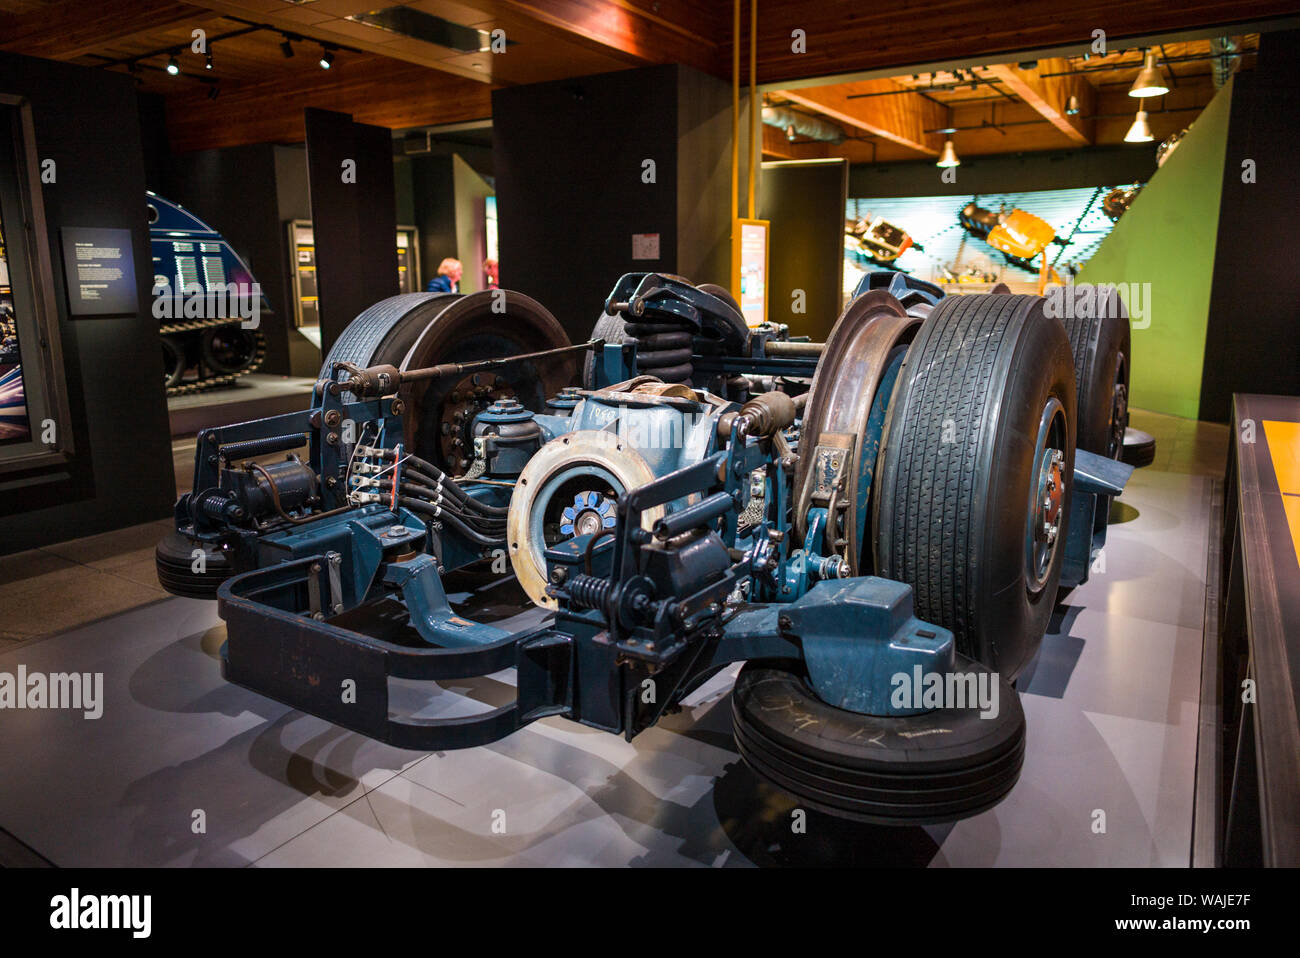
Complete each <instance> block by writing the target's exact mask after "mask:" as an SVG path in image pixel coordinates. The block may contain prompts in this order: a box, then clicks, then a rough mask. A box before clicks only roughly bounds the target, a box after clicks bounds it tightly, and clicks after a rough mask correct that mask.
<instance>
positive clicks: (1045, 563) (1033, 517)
mask: <svg viewBox="0 0 1300 958" xmlns="http://www.w3.org/2000/svg"><path fill="white" fill-rule="evenodd" d="M1066 434H1067V432H1066V423H1065V408H1064V407H1063V406H1062V405H1061V402H1060V400H1058V399H1057V398H1056V397H1055V396H1049V397H1048V399H1047V402H1046V403H1045V404H1044V405H1043V412H1042V415H1041V416H1040V417H1039V420H1038V438H1037V441H1036V442H1035V445H1034V458H1033V462H1034V463H1036V468H1035V471H1034V477H1033V482H1032V483H1031V485H1030V490H1029V509H1028V520H1027V523H1026V526H1025V577H1026V580H1027V582H1028V584H1029V591H1030V592H1031V593H1037V592H1040V591H1042V588H1043V586H1044V585H1046V584H1047V581H1048V579H1049V578H1050V577H1051V570H1052V564H1053V561H1054V560H1055V558H1056V552H1057V548H1058V546H1059V545H1060V542H1061V535H1060V531H1061V523H1062V520H1063V519H1064V506H1065V498H1066V497H1065V492H1066V482H1067V481H1068V478H1067V476H1066V475H1065V451H1064V446H1065V437H1066Z"/></svg>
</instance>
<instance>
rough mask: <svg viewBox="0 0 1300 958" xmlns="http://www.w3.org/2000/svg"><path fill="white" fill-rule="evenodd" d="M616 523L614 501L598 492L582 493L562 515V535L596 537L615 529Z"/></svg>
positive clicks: (574, 498)
mask: <svg viewBox="0 0 1300 958" xmlns="http://www.w3.org/2000/svg"><path fill="white" fill-rule="evenodd" d="M616 521H617V520H616V518H615V515H614V502H613V500H612V499H610V498H609V497H608V496H603V495H601V494H600V493H598V492H580V493H578V494H577V495H576V496H574V497H573V505H571V506H566V507H565V508H564V511H563V512H562V513H561V519H560V534H561V535H564V536H588V535H594V534H595V533H597V532H600V531H602V530H604V529H612V528H614V525H615V522H616Z"/></svg>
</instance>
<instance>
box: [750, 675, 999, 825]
mask: <svg viewBox="0 0 1300 958" xmlns="http://www.w3.org/2000/svg"><path fill="white" fill-rule="evenodd" d="M957 671H958V672H959V673H968V672H976V673H978V672H987V671H988V670H987V669H985V668H984V667H983V666H981V665H980V664H979V663H976V662H972V661H970V660H969V659H964V658H962V657H958V660H957ZM998 681H999V692H998V706H999V708H998V715H997V717H996V718H989V719H983V718H980V717H979V711H978V709H963V710H957V709H940V710H937V711H934V712H927V713H925V714H922V715H912V716H896V717H884V716H872V715H860V714H858V713H856V712H848V711H845V710H844V709H838V708H835V707H834V706H831V705H827V704H826V703H825V702H823V701H821V699H819V698H817V696H816V695H815V694H814V693H813V691H812V689H811V687H810V686H809V685H808V683H807V680H806V679H805V678H804V677H803V676H801V675H798V674H796V673H793V672H789V671H786V670H784V669H779V668H773V667H771V665H769V664H766V663H762V662H750V663H748V664H747V665H746V666H745V667H744V668H743V669H742V670H741V672H740V676H739V677H738V678H737V679H736V685H735V688H734V689H733V691H732V693H731V707H732V723H733V729H734V733H735V738H736V746H737V749H738V750H739V752H740V754H741V757H742V758H743V759H744V760H745V763H746V764H747V765H749V767H750V768H751V769H753V771H754V772H755V774H757V775H758V776H759V777H760V778H762V779H765V780H766V781H768V782H770V783H772V784H773V785H776V786H777V787H779V788H781V789H783V790H785V791H787V792H789V793H790V794H791V795H793V796H794V797H796V798H797V799H798V800H799V801H800V803H802V804H806V805H808V806H810V807H812V808H815V809H818V810H819V811H823V812H826V813H828V814H831V815H835V816H838V817H841V818H850V819H853V820H855V821H862V822H871V823H874V824H882V825H923V824H933V823H938V822H951V821H956V820H958V819H962V818H969V817H970V816H972V815H976V814H978V813H980V812H982V811H985V810H986V809H988V808H991V807H992V806H994V805H996V804H997V803H998V802H999V801H1001V800H1002V799H1003V798H1004V797H1005V796H1006V794H1007V793H1008V792H1009V791H1011V789H1012V787H1013V786H1014V785H1015V784H1016V781H1017V780H1018V779H1019V778H1020V769H1021V767H1022V766H1023V764H1024V754H1025V713H1024V710H1023V709H1022V708H1021V705H1020V696H1019V695H1018V694H1017V693H1016V691H1015V689H1013V688H1012V687H1011V685H1010V684H1009V683H1008V682H1007V681H1006V679H1005V678H1001V679H999V680H998Z"/></svg>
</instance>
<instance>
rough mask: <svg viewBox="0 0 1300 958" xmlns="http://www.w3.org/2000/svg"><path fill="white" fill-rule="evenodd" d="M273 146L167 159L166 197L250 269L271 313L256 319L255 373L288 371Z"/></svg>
mask: <svg viewBox="0 0 1300 958" xmlns="http://www.w3.org/2000/svg"><path fill="white" fill-rule="evenodd" d="M275 149H276V148H275V147H273V146H271V145H270V144H258V145H254V146H236V147H228V148H225V149H220V150H202V151H200V152H198V153H186V154H183V155H181V156H178V157H176V158H175V159H174V160H173V161H172V164H171V176H170V178H169V180H170V183H171V190H172V192H171V193H170V194H167V193H164V194H163V195H164V196H166V197H167V198H168V199H170V200H174V201H176V202H177V203H180V204H181V205H182V206H184V207H185V208H186V209H188V210H190V211H192V212H193V213H194V214H195V215H196V216H198V217H199V219H201V220H204V221H205V222H206V223H207V224H208V225H209V226H211V227H212V228H213V229H215V230H217V231H218V232H219V233H220V234H221V235H222V236H224V237H225V238H226V240H227V241H228V242H229V243H230V245H231V247H232V248H233V249H234V250H235V252H236V253H238V254H239V255H240V257H242V258H243V260H244V262H245V263H247V264H248V267H249V269H251V270H252V271H253V276H254V277H256V279H257V282H258V284H259V285H260V286H261V287H262V292H263V293H265V294H266V298H267V301H268V302H269V303H270V305H271V309H272V311H273V313H274V315H271V316H263V317H262V318H261V322H262V325H261V333H262V335H263V336H265V337H266V360H265V362H264V363H263V365H262V368H261V369H260V370H259V372H267V373H275V374H278V375H288V373H289V327H290V326H291V325H292V324H293V318H292V313H291V312H289V310H290V309H291V307H292V304H291V303H290V301H289V293H288V290H287V288H286V280H287V277H286V276H285V267H284V265H283V262H284V261H283V259H282V257H283V256H284V255H285V254H284V252H283V250H284V246H285V241H284V239H283V238H282V235H281V234H282V233H283V232H284V230H283V227H282V226H281V224H280V218H279V214H278V200H277V190H276V164H275V152H274V151H275Z"/></svg>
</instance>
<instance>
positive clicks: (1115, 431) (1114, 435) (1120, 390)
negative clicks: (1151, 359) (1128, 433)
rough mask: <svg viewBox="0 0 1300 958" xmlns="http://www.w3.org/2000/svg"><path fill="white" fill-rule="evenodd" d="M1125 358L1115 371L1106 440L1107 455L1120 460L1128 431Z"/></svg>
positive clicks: (1120, 358)
mask: <svg viewBox="0 0 1300 958" xmlns="http://www.w3.org/2000/svg"><path fill="white" fill-rule="evenodd" d="M1125 371H1126V370H1125V363H1124V357H1123V356H1122V355H1121V356H1120V357H1119V366H1118V368H1117V369H1116V371H1115V388H1114V390H1113V391H1112V393H1111V404H1110V432H1109V435H1108V437H1107V440H1106V443H1107V445H1106V454H1107V455H1108V456H1110V458H1111V459H1118V458H1119V457H1120V456H1121V455H1122V454H1123V452H1124V432H1125V430H1127V429H1128V386H1127V385H1125V380H1126V378H1127V377H1126V376H1125Z"/></svg>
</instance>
